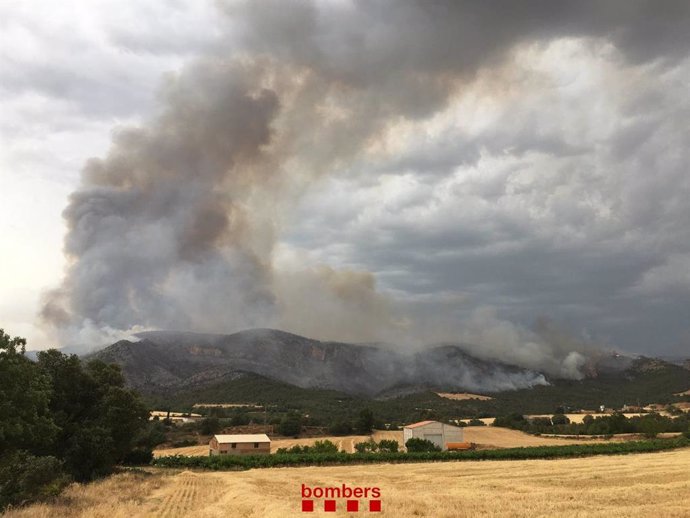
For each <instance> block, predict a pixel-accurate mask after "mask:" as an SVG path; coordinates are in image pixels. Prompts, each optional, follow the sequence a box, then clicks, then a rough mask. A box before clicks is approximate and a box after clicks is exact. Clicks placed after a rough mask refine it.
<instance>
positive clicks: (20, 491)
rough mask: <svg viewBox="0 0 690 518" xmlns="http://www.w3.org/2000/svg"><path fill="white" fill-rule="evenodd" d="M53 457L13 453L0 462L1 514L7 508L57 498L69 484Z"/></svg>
mask: <svg viewBox="0 0 690 518" xmlns="http://www.w3.org/2000/svg"><path fill="white" fill-rule="evenodd" d="M69 481H70V479H69V477H68V476H67V475H66V474H65V473H64V471H63V470H62V463H61V462H60V461H59V460H58V459H56V458H55V457H50V456H46V457H35V456H33V455H31V454H29V453H27V452H25V451H16V452H13V453H11V454H7V455H5V456H3V457H2V458H0V512H1V511H2V510H3V509H5V508H6V507H7V506H10V505H22V504H24V503H27V502H34V501H37V500H45V499H47V498H50V497H53V496H56V495H57V494H58V493H59V492H60V491H61V490H62V488H63V487H65V486H66V485H67V484H68V483H69Z"/></svg>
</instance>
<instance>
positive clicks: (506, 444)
mask: <svg viewBox="0 0 690 518" xmlns="http://www.w3.org/2000/svg"><path fill="white" fill-rule="evenodd" d="M463 430H464V437H465V441H467V442H473V443H475V444H476V445H477V447H478V448H515V447H519V446H550V445H551V446H559V445H564V444H586V443H596V442H603V441H604V439H573V438H570V439H566V438H556V437H543V436H542V437H539V436H535V435H529V434H526V433H523V432H520V431H519V430H510V429H508V428H494V427H491V426H467V427H465V428H463ZM369 438H372V439H374V440H375V441H377V442H378V441H380V440H381V439H394V440H396V441H398V443H399V444H400V445H401V446H402V443H403V433H402V432H401V431H395V432H393V431H376V432H374V434H373V435H371V436H367V435H348V436H345V437H316V438H305V439H277V440H274V441H271V451H272V452H274V453H275V451H276V450H277V449H278V448H289V447H291V446H294V445H296V444H299V445H301V446H304V445H312V444H314V442H315V441H319V440H325V439H328V440H329V441H332V442H334V443H335V444H336V445H338V447H339V448H340V450H341V451H346V452H348V453H352V452H353V451H354V445H355V443H358V442H362V441H366V440H368V439H369ZM633 438H636V437H635V436H631V435H626V436H621V437H614V438H613V439H611V440H614V441H616V440H630V439H633ZM154 455H155V456H156V457H163V456H165V455H208V446H207V445H200V446H187V447H184V448H167V449H160V450H155V451H154Z"/></svg>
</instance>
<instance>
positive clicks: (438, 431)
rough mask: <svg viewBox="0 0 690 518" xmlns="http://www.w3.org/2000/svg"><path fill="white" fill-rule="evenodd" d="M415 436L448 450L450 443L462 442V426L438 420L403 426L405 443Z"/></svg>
mask: <svg viewBox="0 0 690 518" xmlns="http://www.w3.org/2000/svg"><path fill="white" fill-rule="evenodd" d="M413 437H415V438H417V439H426V440H427V441H431V442H433V443H434V444H435V445H436V446H438V447H439V448H441V449H442V450H447V449H448V444H449V443H455V444H457V443H461V442H462V428H460V427H459V426H453V425H450V424H445V423H439V422H438V421H420V422H419V423H413V424H408V425H407V426H406V427H405V428H403V444H404V443H406V442H407V441H408V440H409V439H412V438H413Z"/></svg>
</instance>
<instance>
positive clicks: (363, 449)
mask: <svg viewBox="0 0 690 518" xmlns="http://www.w3.org/2000/svg"><path fill="white" fill-rule="evenodd" d="M378 449H379V446H378V444H376V443H375V442H374V441H372V440H371V439H370V440H368V441H365V442H358V443H357V444H355V451H356V452H357V453H367V452H371V453H373V452H375V451H376V450H378Z"/></svg>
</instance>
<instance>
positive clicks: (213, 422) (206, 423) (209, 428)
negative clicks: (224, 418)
mask: <svg viewBox="0 0 690 518" xmlns="http://www.w3.org/2000/svg"><path fill="white" fill-rule="evenodd" d="M221 429H222V426H221V425H220V420H219V419H218V418H217V417H207V418H206V419H204V420H203V421H201V427H200V428H199V431H200V432H201V433H202V434H203V435H214V434H217V433H218V432H220V431H221Z"/></svg>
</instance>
